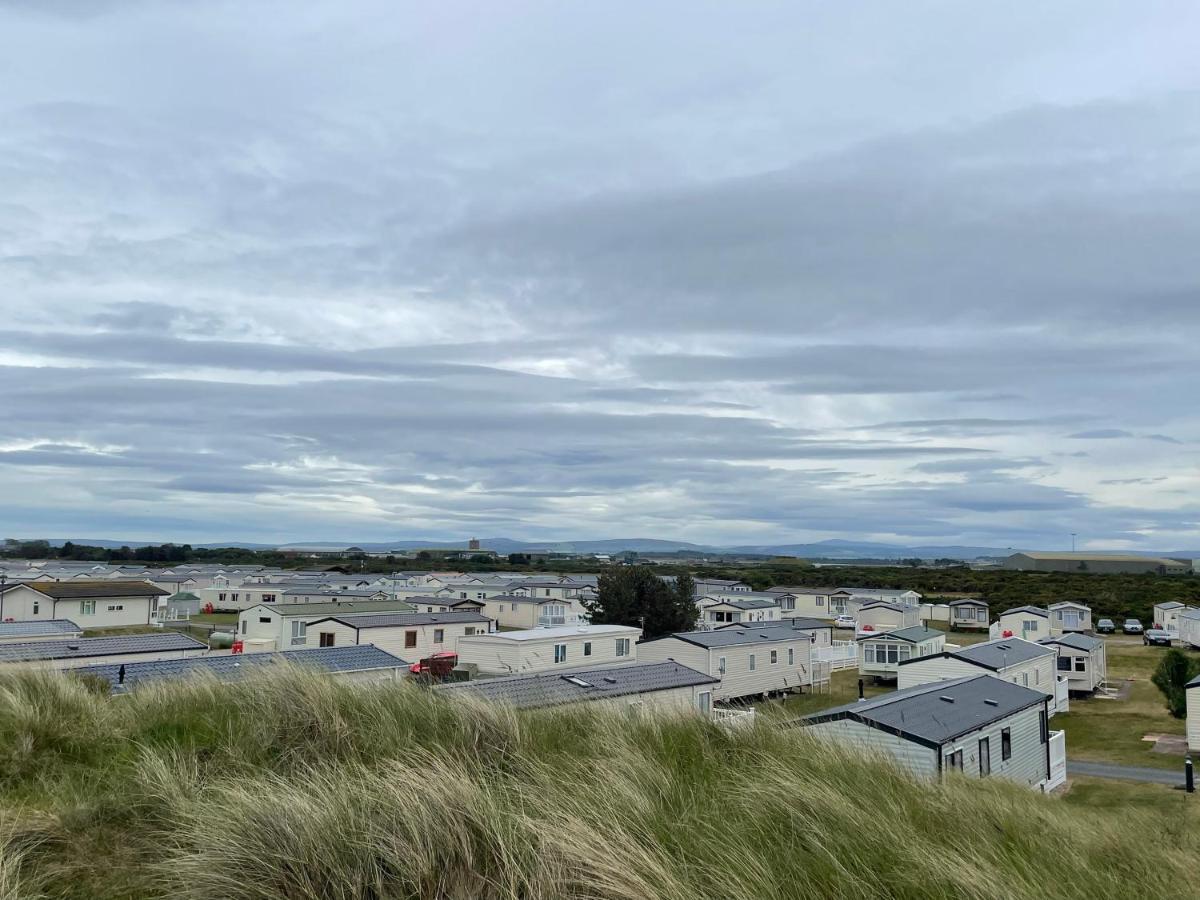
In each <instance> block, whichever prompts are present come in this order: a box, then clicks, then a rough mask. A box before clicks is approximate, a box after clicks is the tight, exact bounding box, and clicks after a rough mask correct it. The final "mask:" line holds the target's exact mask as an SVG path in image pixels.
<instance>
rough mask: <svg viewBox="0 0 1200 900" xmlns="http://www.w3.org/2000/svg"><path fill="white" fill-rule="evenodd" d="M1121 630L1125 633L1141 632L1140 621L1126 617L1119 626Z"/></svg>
mask: <svg viewBox="0 0 1200 900" xmlns="http://www.w3.org/2000/svg"><path fill="white" fill-rule="evenodd" d="M1121 630H1122V631H1123V632H1125V633H1126V634H1141V633H1142V623H1141V620H1140V619H1126V620H1125V624H1124V625H1122V626H1121Z"/></svg>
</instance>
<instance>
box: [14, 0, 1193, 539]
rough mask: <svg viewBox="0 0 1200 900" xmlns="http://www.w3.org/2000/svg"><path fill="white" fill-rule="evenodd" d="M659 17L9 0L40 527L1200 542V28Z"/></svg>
mask: <svg viewBox="0 0 1200 900" xmlns="http://www.w3.org/2000/svg"><path fill="white" fill-rule="evenodd" d="M641 15H642V22H643V27H642V28H640V29H637V30H633V31H631V30H630V29H629V28H628V22H627V21H626V18H625V17H622V16H621V15H617V14H614V13H613V12H612V10H611V9H610V8H609V7H606V6H604V5H594V6H587V7H579V6H570V7H561V8H560V7H556V6H554V5H549V6H548V5H546V4H536V3H526V2H524V0H518V3H517V6H516V7H515V8H514V7H506V8H504V9H503V10H501V9H499V8H496V9H493V8H491V7H487V6H479V7H478V8H475V9H473V10H472V17H471V23H470V26H469V27H465V26H464V25H463V22H462V20H461V17H459V16H458V15H457V14H456V13H454V12H453V11H452V10H448V9H446V8H443V7H435V6H428V5H425V6H422V5H418V4H408V5H406V4H401V5H400V6H399V7H397V6H396V5H395V4H392V3H384V2H382V0H355V2H352V3H349V4H343V3H332V2H328V0H316V2H315V3H314V4H313V5H311V6H309V7H306V8H305V12H304V13H303V14H298V13H297V12H296V10H295V9H294V6H293V5H289V4H284V3H282V2H278V0H267V2H264V3H262V4H253V5H250V6H237V5H235V4H230V3H225V2H216V0H214V2H212V3H208V4H204V5H201V6H197V5H196V4H170V3H161V2H153V0H144V2H134V3H128V4H113V3H104V2H101V3H94V4H92V3H72V2H69V0H54V2H50V3H47V4H40V5H36V8H35V7H34V6H30V5H29V4H24V5H22V4H15V3H0V28H3V29H4V32H5V34H6V37H8V38H9V40H8V41H7V42H6V44H7V47H8V51H9V52H8V53H7V54H6V59H5V92H4V95H5V96H4V99H3V100H2V101H0V196H2V197H3V198H4V199H3V201H2V202H0V328H3V333H2V334H0V409H3V410H4V415H3V416H0V490H3V491H4V496H5V512H6V519H7V520H9V521H10V522H11V523H12V524H11V528H12V529H14V530H16V531H19V532H20V533H34V532H39V531H40V532H42V533H47V534H50V533H56V534H63V533H75V534H83V533H91V534H95V535H96V536H105V535H112V534H116V533H119V534H120V535H121V536H125V535H142V536H145V537H146V538H152V537H158V538H175V539H187V540H193V541H196V540H206V539H218V538H221V537H225V538H243V539H266V540H275V539H280V540H282V539H287V538H301V539H318V538H329V539H335V540H336V539H343V538H344V539H350V540H369V539H372V538H376V539H386V538H390V537H402V536H417V535H422V536H431V537H435V538H450V537H462V536H464V533H465V534H487V533H493V534H497V533H508V534H511V535H514V536H518V537H519V536H531V537H534V536H536V537H537V538H538V539H543V538H545V539H553V538H563V537H572V536H585V535H588V534H596V533H598V532H599V533H607V534H609V535H613V534H618V535H627V534H631V533H645V534H656V535H659V536H662V537H680V538H685V539H693V540H698V541H701V542H706V543H708V542H722V543H731V544H743V543H779V542H784V541H788V540H793V539H795V540H805V539H819V538H823V537H830V536H847V537H864V536H874V537H878V538H879V539H884V540H886V539H890V538H896V539H899V540H904V539H906V538H909V537H914V538H916V537H919V538H927V539H930V540H946V541H954V542H958V543H972V544H981V545H986V544H992V545H1001V546H1007V545H1008V544H1013V543H1019V544H1021V545H1023V546H1038V545H1041V544H1043V543H1045V542H1050V541H1055V540H1059V539H1060V538H1061V535H1062V534H1064V533H1069V532H1070V531H1072V530H1078V528H1079V527H1080V525H1079V523H1080V522H1081V521H1086V522H1087V523H1088V528H1089V530H1090V531H1092V532H1093V533H1094V534H1095V535H1096V538H1095V539H1096V540H1103V539H1106V538H1111V539H1112V540H1120V541H1129V542H1131V543H1132V544H1134V545H1138V546H1151V547H1152V546H1153V545H1159V544H1163V543H1169V544H1174V545H1177V546H1186V545H1187V544H1188V543H1189V542H1190V541H1191V540H1193V539H1196V540H1200V532H1198V531H1197V529H1196V525H1195V523H1196V520H1197V518H1198V516H1197V511H1196V509H1195V508H1194V507H1193V506H1192V505H1191V502H1190V499H1189V497H1190V495H1189V494H1180V495H1167V494H1166V493H1165V490H1163V489H1162V488H1161V487H1159V488H1156V489H1155V490H1156V491H1157V493H1156V501H1157V503H1156V507H1155V509H1154V510H1153V511H1146V510H1139V509H1136V508H1132V507H1129V506H1122V505H1120V503H1119V502H1118V501H1116V500H1114V498H1119V497H1120V496H1121V495H1122V493H1123V492H1122V491H1121V490H1120V488H1122V486H1125V487H1129V488H1136V487H1137V486H1139V485H1142V484H1145V483H1146V482H1144V481H1142V480H1141V479H1152V478H1158V477H1163V473H1167V472H1170V473H1172V474H1175V473H1177V472H1178V470H1179V467H1178V454H1179V452H1180V450H1179V447H1181V446H1183V445H1184V443H1185V442H1186V441H1189V440H1191V439H1192V438H1191V436H1192V434H1193V433H1194V432H1195V431H1196V421H1195V416H1194V415H1193V414H1192V412H1191V408H1192V406H1193V405H1194V404H1193V398H1192V396H1191V395H1192V385H1193V384H1194V383H1195V380H1196V374H1197V358H1196V354H1195V349H1194V348H1195V346H1196V343H1197V337H1198V335H1197V332H1198V331H1200V313H1198V312H1197V311H1198V310H1200V304H1197V302H1196V300H1197V296H1198V292H1200V287H1198V286H1200V260H1198V259H1197V257H1196V254H1195V252H1194V247H1195V246H1196V245H1197V240H1198V238H1200V225H1198V221H1197V219H1196V217H1195V215H1194V209H1195V206H1196V201H1197V198H1198V197H1200V131H1198V130H1197V128H1196V126H1195V124H1194V123H1195V122H1196V121H1197V120H1198V119H1200V116H1198V115H1197V113H1198V112H1200V94H1197V93H1196V89H1197V87H1200V85H1197V84H1196V83H1195V76H1196V72H1195V69H1194V66H1193V64H1192V58H1193V57H1194V48H1192V47H1191V42H1190V41H1188V40H1187V38H1188V37H1190V34H1191V33H1193V32H1194V30H1195V26H1196V25H1197V24H1200V13H1197V12H1194V11H1191V10H1187V11H1185V10H1181V9H1172V10H1170V11H1165V10H1158V9H1144V8H1142V7H1138V8H1137V9H1134V8H1132V7H1129V6H1128V5H1125V4H1117V3H1115V2H1099V3H1097V2H1095V0H1089V2H1085V0H1067V2H1066V3H1064V4H1061V5H1056V7H1055V9H1054V11H1052V12H1051V13H1047V16H1049V17H1050V19H1048V20H1047V21H1049V22H1050V25H1051V26H1053V27H1047V28H1043V29H1034V30H1030V29H1028V28H1024V27H1019V26H1018V25H1014V24H1013V23H1014V20H1013V18H1012V16H1011V15H1010V14H1009V13H1008V12H1007V11H987V10H982V11H981V10H980V9H976V8H974V7H972V8H971V9H969V10H967V9H965V8H964V9H962V10H955V9H950V8H947V7H945V5H944V4H932V3H925V2H924V0H917V6H916V7H907V8H905V9H904V10H902V11H901V10H899V9H898V8H897V7H895V5H889V4H883V3H875V4H868V6H866V7H863V8H853V9H851V8H849V7H836V6H831V5H829V4H817V3H801V4H781V5H776V6H770V5H768V6H767V7H757V8H755V9H753V10H750V11H747V10H746V9H743V8H740V7H739V8H737V9H734V8H732V7H730V8H728V9H725V8H718V7H706V8H703V9H697V8H696V7H695V6H694V5H693V4H687V5H684V4H682V3H676V2H667V3H665V4H662V5H661V6H658V5H656V6H655V7H654V8H652V9H651V8H648V9H646V10H644V11H643V12H642V13H641ZM313 23H319V24H320V27H319V29H317V30H314V24H313ZM235 26H236V27H235ZM1067 30H1070V33H1072V34H1074V35H1076V36H1077V40H1076V41H1074V42H1071V43H1068V44H1064V43H1063V42H1062V41H1061V40H1060V39H1059V38H1060V35H1061V34H1062V33H1066V31H1067ZM318 32H319V37H320V40H316V39H314V34H317V33H318ZM667 33H669V34H671V35H672V39H671V41H670V42H669V43H670V46H667V45H665V44H664V43H663V42H662V41H661V40H659V39H658V38H657V37H655V35H662V34H667ZM864 34H868V35H875V36H877V35H883V34H886V35H887V36H888V40H887V41H885V42H877V43H878V44H879V47H880V48H882V49H880V50H879V52H878V53H875V54H874V55H873V57H872V62H871V65H870V66H863V65H862V63H861V59H860V58H859V56H856V55H855V54H848V53H846V52H845V48H846V47H853V46H859V45H860V44H861V43H862V40H863V35H864ZM948 36H953V39H952V40H951V39H949V38H948ZM1140 46H1154V47H1155V48H1156V54H1155V57H1156V58H1155V60H1154V61H1148V60H1147V59H1145V58H1143V57H1144V54H1140V53H1137V52H1136V49H1135V48H1137V47H1140ZM1097 59H1101V60H1104V61H1105V64H1104V65H1103V66H1100V65H1098V64H1097V63H1096V62H1095V61H1096V60H1097ZM613 60H620V61H621V65H619V66H614V65H612V61H613ZM164 71H170V73H171V76H172V77H171V78H170V79H163V78H162V77H161V73H162V72H164ZM967 75H969V76H970V77H967ZM814 84H820V85H824V86H825V87H824V88H823V89H822V90H821V91H817V92H813V91H812V90H811V87H812V85H814ZM931 86H936V89H931ZM798 96H803V97H805V98H806V99H805V102H803V103H797V102H796V99H795V98H796V97H798ZM1128 98H1133V99H1128ZM864 423H875V424H864ZM1085 428H1086V430H1079V431H1076V430H1075V429H1085ZM1072 432H1073V435H1080V436H1083V437H1073V439H1072V438H1067V437H1064V433H1072ZM1105 435H1114V436H1115V435H1120V436H1132V437H1136V438H1138V440H1136V441H1124V440H1113V439H1109V440H1107V441H1104V436H1105ZM1176 435H1177V436H1176ZM1086 436H1090V437H1091V438H1093V439H1096V440H1097V443H1096V445H1093V446H1089V448H1088V449H1089V450H1092V451H1093V453H1092V455H1090V456H1089V455H1088V453H1087V452H1086V451H1083V450H1075V449H1074V448H1076V447H1078V446H1080V444H1078V443H1077V441H1080V440H1085V439H1088V438H1087V437H1086ZM1102 441H1103V443H1102ZM31 444H33V446H30V445H31ZM98 447H99V448H108V449H106V450H105V451H104V452H99V453H97V452H94V451H93V450H91V449H89V448H98ZM114 448H119V449H114ZM1099 484H1104V485H1105V487H1106V488H1108V490H1105V491H1104V495H1103V496H1104V501H1105V502H1103V503H1101V502H1099V501H1098V500H1097V499H1095V498H1094V497H1092V496H1091V495H1090V492H1089V491H1087V490H1083V489H1081V488H1079V487H1078V486H1079V485H1099ZM1126 502H1128V501H1126ZM1164 507H1166V508H1164Z"/></svg>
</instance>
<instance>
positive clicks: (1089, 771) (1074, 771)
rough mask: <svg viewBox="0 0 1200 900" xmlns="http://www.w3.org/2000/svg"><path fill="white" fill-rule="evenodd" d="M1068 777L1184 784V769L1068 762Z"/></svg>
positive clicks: (1072, 760) (1078, 761) (1070, 760)
mask: <svg viewBox="0 0 1200 900" xmlns="http://www.w3.org/2000/svg"><path fill="white" fill-rule="evenodd" d="M1067 774H1068V775H1086V776H1088V777H1091V778H1115V779H1117V780H1118V781H1142V782H1147V783H1150V784H1169V785H1172V786H1174V785H1177V784H1180V785H1181V784H1183V767H1182V766H1180V768H1179V771H1178V772H1172V771H1170V770H1169V769H1145V768H1142V767H1140V766H1121V765H1116V764H1115V763H1096V762H1082V761H1080V760H1074V759H1068V760H1067Z"/></svg>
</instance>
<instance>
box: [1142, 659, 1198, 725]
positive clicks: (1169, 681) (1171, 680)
mask: <svg viewBox="0 0 1200 900" xmlns="http://www.w3.org/2000/svg"><path fill="white" fill-rule="evenodd" d="M1197 675H1200V662H1197V661H1196V660H1194V659H1192V658H1191V657H1190V656H1188V655H1187V654H1186V653H1184V652H1183V651H1182V650H1176V649H1171V650H1168V651H1167V652H1166V653H1165V654H1163V658H1162V659H1161V660H1159V662H1158V668H1157V669H1155V670H1154V675H1152V676H1151V679H1150V680H1151V681H1153V682H1154V686H1155V687H1157V688H1158V689H1159V690H1160V691H1162V693H1163V696H1164V697H1165V698H1166V701H1167V710H1168V711H1169V712H1170V713H1171V715H1173V716H1174V717H1175V718H1177V719H1183V718H1186V717H1187V683H1188V682H1189V681H1191V680H1192V679H1193V678H1195V677H1196V676H1197Z"/></svg>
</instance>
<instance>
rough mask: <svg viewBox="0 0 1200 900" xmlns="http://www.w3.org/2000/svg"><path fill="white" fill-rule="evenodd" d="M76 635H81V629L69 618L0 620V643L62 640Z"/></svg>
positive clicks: (76, 636)
mask: <svg viewBox="0 0 1200 900" xmlns="http://www.w3.org/2000/svg"><path fill="white" fill-rule="evenodd" d="M78 637H83V629H82V628H80V627H79V626H78V625H76V624H75V623H74V622H72V621H71V620H70V619H39V620H37V621H33V622H0V644H9V643H12V642H13V641H62V640H66V639H67V638H78Z"/></svg>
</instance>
